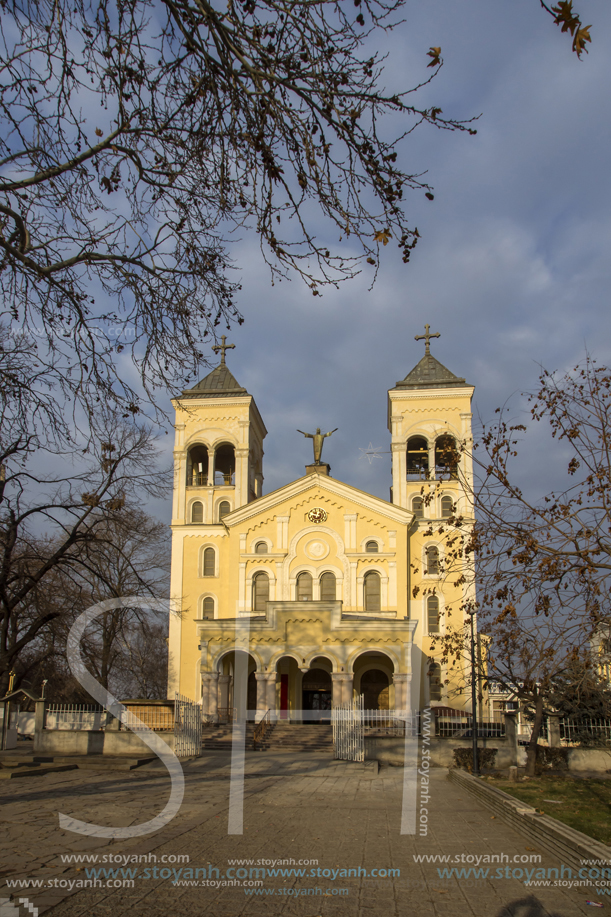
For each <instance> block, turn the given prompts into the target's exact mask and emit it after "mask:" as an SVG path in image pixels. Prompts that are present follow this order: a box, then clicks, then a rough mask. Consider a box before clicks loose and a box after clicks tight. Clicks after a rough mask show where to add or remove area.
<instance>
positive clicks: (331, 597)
mask: <svg viewBox="0 0 611 917" xmlns="http://www.w3.org/2000/svg"><path fill="white" fill-rule="evenodd" d="M320 601H321V602H334V601H335V576H334V574H333V573H323V575H322V576H321V578H320Z"/></svg>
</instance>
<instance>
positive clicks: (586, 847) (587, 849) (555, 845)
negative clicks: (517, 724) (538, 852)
mask: <svg viewBox="0 0 611 917" xmlns="http://www.w3.org/2000/svg"><path fill="white" fill-rule="evenodd" d="M449 778H450V780H452V781H454V782H455V783H458V784H459V785H460V786H462V787H464V788H465V789H466V790H468V791H469V792H470V793H472V794H473V795H474V796H475V797H477V799H478V801H479V802H481V803H482V804H483V805H485V806H486V808H488V809H490V810H491V811H492V812H495V813H496V814H497V815H498V816H499V818H502V819H503V821H505V822H507V823H508V824H509V825H511V826H512V828H515V829H516V830H517V831H519V832H520V833H521V834H523V835H525V836H526V837H527V838H529V839H530V840H532V841H533V842H534V843H536V844H538V845H540V846H541V847H543V848H544V849H545V850H547V851H548V853H551V854H552V856H554V857H556V858H557V859H558V860H559V861H560V863H564V864H566V865H567V866H571V867H573V868H574V869H578V870H579V869H580V868H583V867H582V864H581V860H592V861H602V862H603V863H606V862H608V861H609V859H611V856H610V854H611V849H610V848H609V847H607V846H606V844H601V843H600V842H599V841H595V840H594V839H593V838H591V837H588V836H587V835H586V834H582V833H581V831H575V829H574V828H569V827H568V825H564V824H562V822H559V821H556V819H555V818H551V817H550V816H549V815H537V813H536V810H535V809H534V808H533V807H532V806H529V805H528V804H527V803H525V802H521V801H520V800H519V799H516V798H515V796H510V795H509V793H504V792H503V791H502V790H498V789H497V788H496V787H492V786H489V785H488V784H487V783H486V782H485V781H484V780H482V779H481V778H480V777H472V776H471V774H467V772H466V771H463V770H459V769H458V768H453V769H452V770H450V772H449ZM584 878H587V867H586V875H585V876H584Z"/></svg>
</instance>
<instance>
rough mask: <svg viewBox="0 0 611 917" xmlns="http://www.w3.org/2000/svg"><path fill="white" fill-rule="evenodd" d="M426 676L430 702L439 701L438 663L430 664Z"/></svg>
mask: <svg viewBox="0 0 611 917" xmlns="http://www.w3.org/2000/svg"><path fill="white" fill-rule="evenodd" d="M428 675H429V687H430V697H431V700H441V666H440V665H439V663H438V662H431V664H430V666H429V671H428Z"/></svg>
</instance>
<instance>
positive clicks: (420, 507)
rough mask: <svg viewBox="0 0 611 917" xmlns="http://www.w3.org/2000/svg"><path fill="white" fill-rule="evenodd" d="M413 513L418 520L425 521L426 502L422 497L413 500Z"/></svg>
mask: <svg viewBox="0 0 611 917" xmlns="http://www.w3.org/2000/svg"><path fill="white" fill-rule="evenodd" d="M412 512H413V514H414V516H415V517H416V519H424V500H423V499H422V497H414V498H413V500H412Z"/></svg>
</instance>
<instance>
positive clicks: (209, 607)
mask: <svg viewBox="0 0 611 917" xmlns="http://www.w3.org/2000/svg"><path fill="white" fill-rule="evenodd" d="M202 613H203V617H204V618H213V617H214V599H213V598H211V597H210V596H209V595H208V596H206V598H205V599H204V603H203V605H202Z"/></svg>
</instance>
